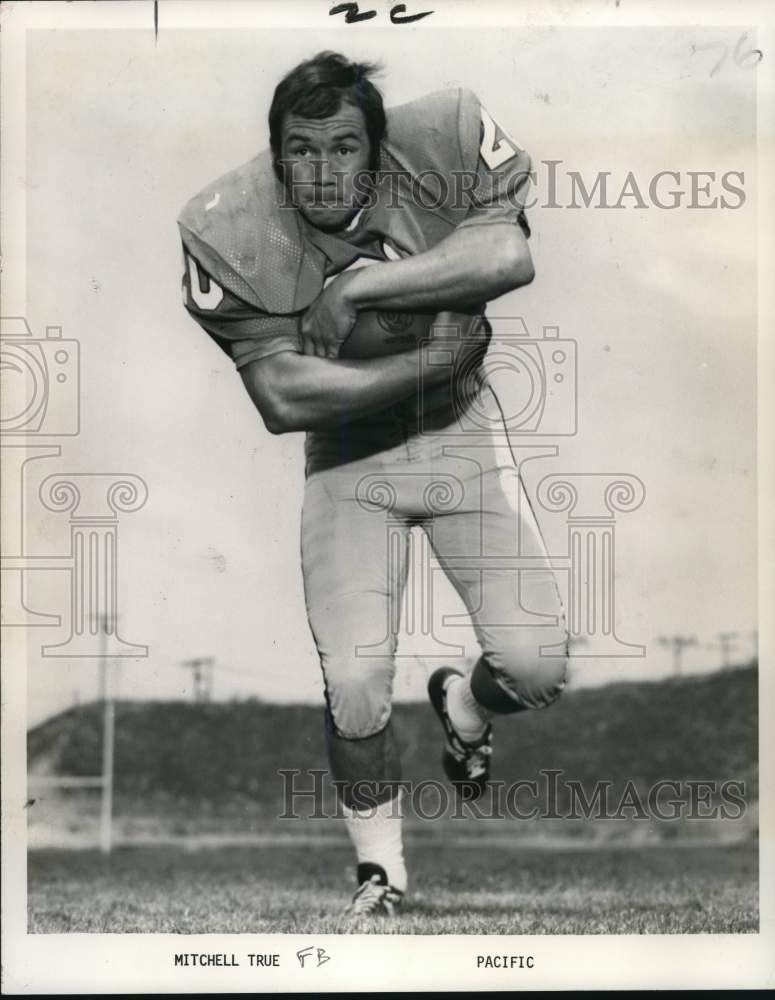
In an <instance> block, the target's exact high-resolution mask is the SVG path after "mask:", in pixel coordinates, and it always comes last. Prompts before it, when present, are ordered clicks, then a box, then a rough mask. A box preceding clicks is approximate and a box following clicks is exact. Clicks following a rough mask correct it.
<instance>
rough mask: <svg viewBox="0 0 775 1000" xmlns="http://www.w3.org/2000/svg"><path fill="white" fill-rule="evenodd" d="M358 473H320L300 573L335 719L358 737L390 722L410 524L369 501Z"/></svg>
mask: <svg viewBox="0 0 775 1000" xmlns="http://www.w3.org/2000/svg"><path fill="white" fill-rule="evenodd" d="M353 478H354V477H353V475H351V474H349V473H347V472H345V473H342V472H339V471H334V472H332V471H328V470H327V471H326V472H322V473H315V474H314V475H312V476H311V477H310V478H309V479H308V480H307V483H306V487H305V496H304V507H303V511H302V535H301V541H302V545H301V549H302V571H303V576H304V594H305V600H306V605H307V615H308V618H309V623H310V627H311V629H312V634H313V637H314V639H315V643H316V645H317V649H318V653H319V656H320V663H321V667H322V669H323V674H324V678H325V683H326V690H327V695H328V699H329V705H330V708H331V712H332V716H333V719H334V723H335V725H336V726H337V728H338V729H339V731H340V732H341V733H342V734H343V735H345V736H350V737H353V738H357V737H363V736H366V735H370V734H371V733H373V732H375V731H377V730H378V729H379V728H381V726H384V724H385V722H387V718H388V716H389V712H390V700H391V693H392V683H393V676H394V672H395V660H394V654H395V648H396V641H397V640H396V635H397V631H398V624H399V608H400V605H401V593H402V589H403V585H404V581H405V578H406V568H407V561H406V544H407V536H408V528H405V527H402V526H401V525H400V524H398V523H397V522H395V521H391V522H390V524H388V520H387V514H386V512H385V510H383V509H379V508H378V507H376V506H372V507H364V506H363V505H362V504H361V503H360V502H359V501H358V499H357V498H356V491H355V486H356V485H357V484H356V483H355V482H354V481H353Z"/></svg>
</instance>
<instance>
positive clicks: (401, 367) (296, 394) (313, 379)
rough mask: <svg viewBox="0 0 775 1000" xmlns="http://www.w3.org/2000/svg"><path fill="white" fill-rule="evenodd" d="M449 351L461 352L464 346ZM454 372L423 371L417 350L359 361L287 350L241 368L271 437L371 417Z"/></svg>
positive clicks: (425, 367)
mask: <svg viewBox="0 0 775 1000" xmlns="http://www.w3.org/2000/svg"><path fill="white" fill-rule="evenodd" d="M436 346H437V347H438V343H437V344H436ZM451 346H452V349H453V351H454V352H457V351H458V350H459V347H460V344H459V342H457V341H456V342H454V343H453V344H452V345H451ZM450 372H451V365H442V364H436V363H434V364H433V365H423V366H422V367H421V365H420V358H419V353H418V352H417V351H407V352H404V353H402V354H396V355H392V356H390V357H384V358H371V359H369V360H360V361H352V360H333V359H329V358H317V357H308V356H306V355H304V354H297V353H295V352H293V351H284V352H282V353H280V354H273V355H270V356H269V357H268V358H262V359H261V360H259V361H252V362H250V363H249V364H247V365H245V366H244V367H243V368H241V369H240V375H241V376H242V381H243V383H244V385H245V388H246V389H247V391H248V394H249V395H250V398H251V399H252V400H253V402H254V403H255V405H256V407H257V409H258V411H259V413H260V414H261V416H262V418H263V421H264V424H265V425H266V428H267V430H268V431H270V432H271V433H272V434H284V433H288V432H289V431H303V430H316V429H322V428H326V427H335V426H337V425H339V424H343V423H346V422H349V421H351V420H356V419H358V418H360V417H365V416H368V415H369V414H371V413H375V412H377V411H378V410H382V409H384V408H385V407H386V406H390V405H391V404H392V403H395V402H398V401H399V400H401V399H404V398H406V397H408V396H411V395H412V394H413V393H415V392H416V391H417V389H418V380H419V379H420V378H421V377H422V378H423V381H424V382H425V384H426V385H436V384H438V383H440V382H442V381H444V379H449V377H450Z"/></svg>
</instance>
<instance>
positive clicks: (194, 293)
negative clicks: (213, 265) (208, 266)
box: [186, 254, 223, 309]
mask: <svg viewBox="0 0 775 1000" xmlns="http://www.w3.org/2000/svg"><path fill="white" fill-rule="evenodd" d="M186 262H187V264H188V287H189V288H190V289H191V298H192V299H193V300H194V304H195V305H196V306H198V307H199V308H200V309H217V308H218V306H219V305H220V304H221V301H222V300H223V289H222V288H221V286H220V285H219V284H218V283H217V282H216V281H213V279H212V278H211V277H210V276H209V275H207V274H205V273H204V272H203V271H200V270H199V268H198V267H197V263H196V261H195V260H194V258H193V257H191V256H189V255H188V254H186Z"/></svg>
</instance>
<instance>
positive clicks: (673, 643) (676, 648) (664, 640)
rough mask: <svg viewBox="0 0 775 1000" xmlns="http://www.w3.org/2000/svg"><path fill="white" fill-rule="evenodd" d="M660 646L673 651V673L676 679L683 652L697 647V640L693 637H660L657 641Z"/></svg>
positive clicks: (679, 671) (679, 670)
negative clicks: (691, 647)
mask: <svg viewBox="0 0 775 1000" xmlns="http://www.w3.org/2000/svg"><path fill="white" fill-rule="evenodd" d="M657 641H658V642H659V644H660V646H668V647H669V648H670V649H672V651H673V673H674V674H675V676H676V677H679V676H680V674H681V660H682V659H683V654H684V652H685V651H686V650H687V649H688V648H689V647H690V646H696V645H697V639H696V638H695V636H693V635H670V636H663V635H661V636H660V637H659V639H658V640H657Z"/></svg>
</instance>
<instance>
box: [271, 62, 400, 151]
mask: <svg viewBox="0 0 775 1000" xmlns="http://www.w3.org/2000/svg"><path fill="white" fill-rule="evenodd" d="M379 68H380V67H379V66H377V65H376V64H375V63H356V62H350V60H349V59H346V58H345V57H344V56H343V55H340V54H339V53H338V52H318V54H317V55H316V56H313V57H312V58H311V59H306V60H305V61H304V62H303V63H299V65H298V66H296V67H295V69H292V70H291V71H290V73H288V74H287V76H285V77H283V79H282V80H281V81H280V83H279V84H278V85H277V88H276V89H275V92H274V97H273V98H272V106H271V107H270V108H269V141H270V143H271V146H272V155H273V157H274V159H275V162H276V161H277V160H278V159H279V158H280V145H281V133H282V127H283V122H284V120H285V117H286V115H289V114H294V115H299V116H300V117H301V118H329V117H330V116H331V115H334V114H336V112H337V111H338V110H339V109H340V107H341V106H342V104H343V103H348V104H352V105H354V106H355V107H356V108H360V109H361V111H362V112H363V117H364V118H365V119H366V133H367V135H368V137H369V152H370V159H371V168H372V169H373V170H376V169H377V166H378V164H379V146H380V143H381V142H382V140H383V138H384V137H385V132H386V119H385V107H384V105H383V103H382V94H380V92H379V91H378V90H377V88H376V87H375V86H374V84H373V83H372V82H371V80H370V79H369V78H370V77H371V76H374V75H375V74H376V73H377V72H379Z"/></svg>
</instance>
